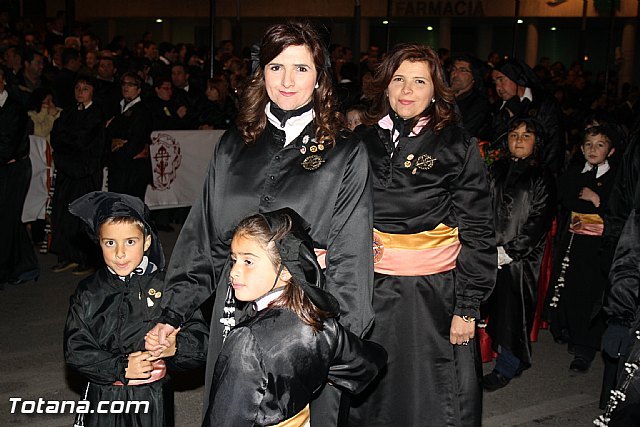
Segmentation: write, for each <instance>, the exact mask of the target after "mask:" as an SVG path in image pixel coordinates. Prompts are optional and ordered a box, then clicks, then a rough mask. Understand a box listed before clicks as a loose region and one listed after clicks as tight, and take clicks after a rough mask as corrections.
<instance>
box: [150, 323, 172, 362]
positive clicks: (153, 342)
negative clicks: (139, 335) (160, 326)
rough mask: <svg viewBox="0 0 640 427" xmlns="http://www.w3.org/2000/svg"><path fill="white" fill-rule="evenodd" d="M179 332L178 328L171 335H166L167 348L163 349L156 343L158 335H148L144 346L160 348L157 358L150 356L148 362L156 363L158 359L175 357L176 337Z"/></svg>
mask: <svg viewBox="0 0 640 427" xmlns="http://www.w3.org/2000/svg"><path fill="white" fill-rule="evenodd" d="M178 332H180V328H178V329H176V330H174V331H173V332H172V333H171V334H169V335H167V341H169V347H164V346H161V345H160V342H159V341H158V335H156V334H152V333H148V334H147V335H146V336H145V338H144V341H145V346H149V347H153V348H159V347H160V348H162V353H160V355H158V356H152V357H151V358H149V360H150V361H152V362H153V361H156V360H158V359H163V358H165V357H171V356H175V354H176V336H177V335H178Z"/></svg>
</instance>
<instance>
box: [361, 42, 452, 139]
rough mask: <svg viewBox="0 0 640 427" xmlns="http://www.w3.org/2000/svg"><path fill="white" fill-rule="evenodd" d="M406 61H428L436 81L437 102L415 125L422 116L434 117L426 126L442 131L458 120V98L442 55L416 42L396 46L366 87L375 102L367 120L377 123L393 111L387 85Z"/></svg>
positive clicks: (366, 94)
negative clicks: (451, 84) (456, 103)
mask: <svg viewBox="0 0 640 427" xmlns="http://www.w3.org/2000/svg"><path fill="white" fill-rule="evenodd" d="M404 61H409V62H426V63H427V66H428V67H429V74H430V75H431V80H432V81H433V89H434V91H433V97H434V98H435V102H431V104H430V105H429V107H427V109H426V110H425V111H424V112H423V113H422V114H421V115H419V116H417V117H415V118H414V123H413V125H415V123H417V122H418V120H420V118H421V117H423V116H431V120H430V121H429V123H428V124H427V126H425V128H432V129H433V130H434V132H436V133H438V132H440V131H441V130H442V129H444V128H445V127H447V126H449V125H451V124H454V123H456V122H457V118H456V114H455V98H454V96H453V91H452V90H451V89H450V88H449V86H448V84H447V83H446V79H445V76H444V72H443V71H442V66H441V65H440V61H439V59H438V55H437V54H436V53H435V52H434V51H433V49H431V48H430V47H429V46H425V45H422V44H412V43H403V44H399V45H396V46H395V47H394V48H393V50H392V51H391V52H390V53H389V55H387V57H386V58H385V59H384V61H382V63H380V65H379V66H378V69H377V70H376V73H375V75H374V77H373V80H371V81H370V82H368V83H367V84H366V85H365V87H364V88H363V90H364V94H365V97H366V98H367V99H369V100H370V101H371V108H370V109H369V111H368V112H367V114H366V116H365V119H366V123H367V124H369V125H371V124H374V123H377V122H378V120H380V119H381V118H382V117H384V116H386V115H387V114H389V110H390V106H389V100H388V98H387V88H388V87H389V83H391V79H392V78H393V75H394V73H395V72H396V71H397V70H398V68H400V65H402V63H403V62H404Z"/></svg>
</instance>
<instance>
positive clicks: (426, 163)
mask: <svg viewBox="0 0 640 427" xmlns="http://www.w3.org/2000/svg"><path fill="white" fill-rule="evenodd" d="M436 160H437V159H436V158H434V157H431V156H430V155H428V154H423V155H422V156H420V157H418V158H417V159H416V167H417V168H418V169H422V170H425V171H426V170H429V169H431V168H432V167H433V164H434V162H435V161H436Z"/></svg>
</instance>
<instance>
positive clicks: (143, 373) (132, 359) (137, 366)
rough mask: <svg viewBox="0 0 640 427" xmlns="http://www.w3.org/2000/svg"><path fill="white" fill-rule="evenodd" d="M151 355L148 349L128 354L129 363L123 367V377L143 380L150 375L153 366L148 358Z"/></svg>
mask: <svg viewBox="0 0 640 427" xmlns="http://www.w3.org/2000/svg"><path fill="white" fill-rule="evenodd" d="M150 356H151V355H150V354H149V352H148V351H136V352H135V353H131V354H130V355H129V364H128V366H127V368H126V369H125V375H124V376H125V378H128V379H130V380H145V379H147V378H149V377H150V376H151V371H152V370H153V366H152V365H151V361H150V360H148V359H149V357H150Z"/></svg>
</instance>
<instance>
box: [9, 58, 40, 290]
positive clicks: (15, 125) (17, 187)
mask: <svg viewBox="0 0 640 427" xmlns="http://www.w3.org/2000/svg"><path fill="white" fill-rule="evenodd" d="M27 121H28V116H27V112H26V111H25V110H24V109H23V108H22V106H21V105H20V103H19V102H18V101H17V100H16V99H15V98H14V96H13V95H10V94H9V93H8V91H7V90H6V89H5V80H4V70H3V69H2V68H0V200H2V208H1V209H0V236H2V244H1V245H0V287H4V284H5V283H11V284H20V283H23V282H26V281H29V280H34V279H37V278H38V276H39V275H40V270H39V269H38V260H37V258H36V254H35V252H34V250H33V245H32V243H31V239H29V235H28V234H27V228H26V226H25V225H24V224H23V223H22V207H23V206H24V200H25V197H26V196H27V190H28V189H29V183H30V181H31V160H30V159H29V138H28V137H27Z"/></svg>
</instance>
